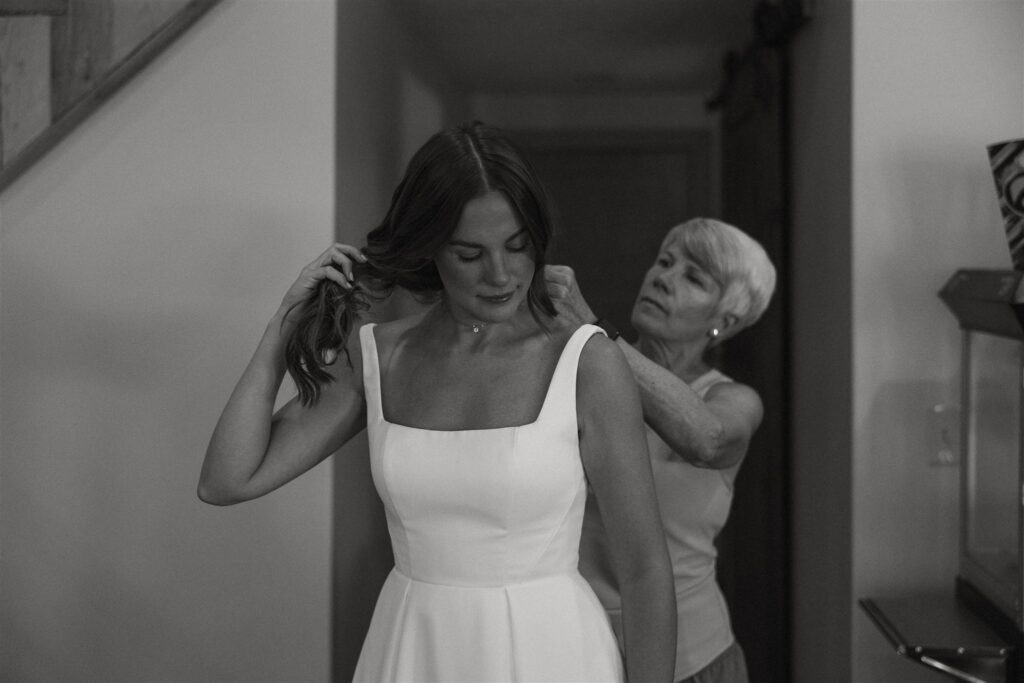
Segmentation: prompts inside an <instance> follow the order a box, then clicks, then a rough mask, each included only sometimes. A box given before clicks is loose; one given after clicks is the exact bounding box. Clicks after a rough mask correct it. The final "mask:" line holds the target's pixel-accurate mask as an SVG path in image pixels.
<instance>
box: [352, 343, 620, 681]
mask: <svg viewBox="0 0 1024 683" xmlns="http://www.w3.org/2000/svg"><path fill="white" fill-rule="evenodd" d="M373 327H374V326H373V325H366V326H364V327H363V328H362V329H361V330H360V342H361V344H362V352H363V381H364V385H365V392H366V406H367V430H368V433H369V443H370V459H371V467H372V473H373V480H374V484H375V486H376V488H377V492H378V493H379V494H380V497H381V500H382V501H383V503H384V508H385V513H386V515H387V523H388V530H389V532H390V535H391V544H392V547H393V549H394V556H395V567H394V569H393V570H392V572H391V574H390V575H389V576H388V578H387V580H386V581H385V583H384V587H383V589H382V590H381V593H380V596H379V598H378V600H377V606H376V608H375V610H374V614H373V619H372V621H371V623H370V629H369V632H368V634H367V636H366V640H365V642H364V643H363V649H362V653H361V654H360V657H359V662H358V664H357V666H356V672H355V677H354V679H355V680H356V681H372V682H373V683H381V682H384V681H472V682H473V683H483V682H485V681H561V682H567V681H581V682H582V681H586V682H593V681H622V680H623V678H624V673H623V665H622V660H621V657H620V655H619V651H618V647H617V644H616V641H615V636H614V634H613V632H612V629H611V626H610V624H609V619H608V616H607V615H606V613H605V612H604V610H603V609H602V607H601V603H600V602H599V601H598V599H597V597H596V596H595V595H594V592H593V590H592V589H591V588H590V586H589V585H588V584H587V582H586V581H585V580H584V579H583V577H582V576H581V575H580V574H579V572H578V570H577V564H578V560H579V541H580V532H581V526H582V520H583V510H584V506H585V500H586V483H585V478H584V473H583V465H582V462H581V460H580V450H579V438H578V432H577V423H576V371H577V365H578V361H579V357H580V353H581V351H582V350H583V346H584V345H585V344H586V342H587V340H588V339H589V338H590V336H591V335H592V334H594V333H595V332H598V333H599V332H600V329H599V328H596V327H593V326H591V325H586V326H583V327H581V328H580V329H579V330H577V331H576V332H575V333H573V335H572V337H571V338H570V339H569V341H568V343H567V344H566V346H565V348H564V349H563V351H562V354H561V356H560V358H559V360H558V363H557V365H556V367H555V372H554V375H553V376H552V378H551V382H550V384H549V386H548V390H547V394H546V396H545V399H544V403H543V406H542V408H541V411H540V414H539V416H538V417H537V419H536V420H535V421H534V422H531V423H530V424H527V425H522V426H514V427H500V428H494V429H476V430H457V431H438V430H430V429H419V428H415V427H409V426H403V425H399V424H394V423H391V422H388V421H387V420H385V419H384V410H383V407H382V405H381V390H380V386H381V384H380V368H379V361H378V356H377V346H376V341H375V338H374V335H373Z"/></svg>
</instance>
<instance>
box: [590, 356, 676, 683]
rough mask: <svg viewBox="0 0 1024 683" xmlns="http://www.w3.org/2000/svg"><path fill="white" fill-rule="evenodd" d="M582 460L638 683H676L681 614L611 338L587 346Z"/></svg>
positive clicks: (632, 387) (629, 392)
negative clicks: (605, 543) (597, 510)
mask: <svg viewBox="0 0 1024 683" xmlns="http://www.w3.org/2000/svg"><path fill="white" fill-rule="evenodd" d="M576 395H577V416H578V421H579V426H580V452H581V455H582V458H583V464H584V467H585V469H586V473H587V478H588V480H589V482H590V486H591V488H592V490H593V492H594V496H595V498H596V500H597V504H598V507H599V508H600V509H601V517H602V519H603V520H604V524H605V530H606V533H607V536H608V545H609V549H610V554H611V560H612V565H613V567H614V569H615V574H616V579H617V581H618V584H619V592H620V594H621V596H622V624H623V640H624V644H625V651H626V673H627V678H628V680H629V681H630V682H631V683H639V682H640V681H671V680H672V674H673V670H674V666H675V651H676V612H675V593H674V589H673V583H672V569H671V564H670V561H669V557H668V550H667V549H666V547H665V537H664V532H663V530H662V526H661V517H660V515H659V512H658V504H657V497H656V494H655V491H654V480H653V475H652V473H651V462H650V457H649V456H648V453H647V441H646V438H645V435H644V428H643V416H642V414H641V411H640V397H639V395H638V392H637V388H636V384H635V382H634V381H633V378H632V376H631V375H630V372H629V367H628V365H627V364H626V362H625V360H624V359H623V357H622V353H621V352H620V351H619V350H618V349H616V348H615V346H614V343H613V342H611V341H610V340H608V339H607V338H606V337H603V336H594V337H591V339H590V340H589V341H588V342H587V344H586V346H585V347H584V349H583V354H582V355H581V357H580V364H579V374H578V376H577V391H576Z"/></svg>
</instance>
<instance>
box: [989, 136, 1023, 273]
mask: <svg viewBox="0 0 1024 683" xmlns="http://www.w3.org/2000/svg"><path fill="white" fill-rule="evenodd" d="M988 156H989V160H990V161H991V163H992V175H993V176H994V177H995V181H996V191H997V192H998V193H999V208H1000V210H1001V211H1002V213H1003V224H1004V227H1005V229H1006V242H1007V245H1008V246H1009V247H1010V258H1011V259H1012V260H1013V267H1014V269H1016V270H1020V271H1024V140H1008V141H1006V142H999V143H996V144H994V145H989V146H988Z"/></svg>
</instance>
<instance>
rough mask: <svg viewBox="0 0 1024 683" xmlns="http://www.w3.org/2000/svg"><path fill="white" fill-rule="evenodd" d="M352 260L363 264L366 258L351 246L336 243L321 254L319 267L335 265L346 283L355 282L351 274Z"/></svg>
mask: <svg viewBox="0 0 1024 683" xmlns="http://www.w3.org/2000/svg"><path fill="white" fill-rule="evenodd" d="M353 260H355V261H359V262H361V263H365V262H366V257H365V256H363V254H362V252H360V251H359V250H358V249H356V248H355V247H353V246H350V245H348V244H340V243H337V244H334V245H332V246H331V248H330V249H328V250H327V251H325V252H324V253H323V255H322V262H321V265H325V266H326V265H330V264H333V265H336V266H337V267H338V268H340V269H341V272H342V273H344V275H345V279H346V280H347V281H348V282H355V275H354V274H353V273H352V262H353Z"/></svg>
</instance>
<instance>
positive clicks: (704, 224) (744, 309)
mask: <svg viewBox="0 0 1024 683" xmlns="http://www.w3.org/2000/svg"><path fill="white" fill-rule="evenodd" d="M676 242H678V243H679V245H680V246H681V247H682V249H683V252H684V253H685V254H687V256H688V257H689V258H692V259H693V260H694V261H695V262H696V263H697V264H698V265H700V267H701V268H703V269H705V270H706V271H707V272H708V273H709V274H710V275H711V277H712V278H714V279H715V281H716V282H717V283H718V285H719V286H720V287H721V288H722V300H721V302H719V305H718V312H719V313H729V314H732V315H734V316H736V325H734V326H733V327H732V328H731V329H730V330H729V331H728V332H727V334H726V336H730V337H731V336H732V335H734V334H736V333H737V332H739V331H740V330H742V329H744V328H746V327H750V326H751V325H753V324H754V323H755V322H757V320H758V318H760V317H761V314H762V313H764V311H765V309H766V308H768V302H769V301H770V300H771V298H772V293H773V292H774V291H775V266H773V265H772V262H771V259H769V258H768V254H767V253H766V252H765V250H764V247H762V246H761V245H760V243H758V241H757V240H755V239H754V238H753V237H751V236H750V235H748V234H747V233H745V232H743V231H742V230H740V229H739V228H737V227H735V226H732V225H729V224H728V223H723V222H722V221H719V220H715V219H713V218H693V219H691V220H688V221H686V222H685V223H680V224H679V225H677V226H675V227H673V228H671V229H670V230H669V231H668V234H667V235H666V236H665V239H664V241H663V242H662V244H661V248H662V249H664V248H666V247H668V246H669V245H670V244H672V243H676ZM723 338H724V337H723Z"/></svg>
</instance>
